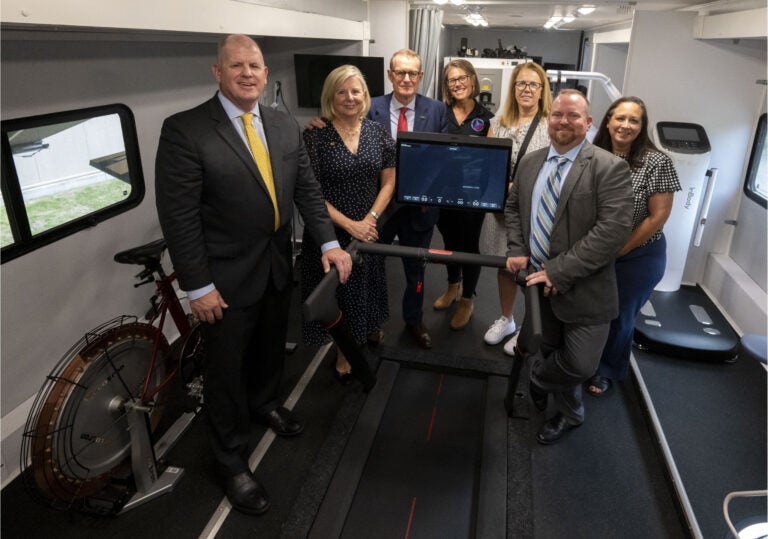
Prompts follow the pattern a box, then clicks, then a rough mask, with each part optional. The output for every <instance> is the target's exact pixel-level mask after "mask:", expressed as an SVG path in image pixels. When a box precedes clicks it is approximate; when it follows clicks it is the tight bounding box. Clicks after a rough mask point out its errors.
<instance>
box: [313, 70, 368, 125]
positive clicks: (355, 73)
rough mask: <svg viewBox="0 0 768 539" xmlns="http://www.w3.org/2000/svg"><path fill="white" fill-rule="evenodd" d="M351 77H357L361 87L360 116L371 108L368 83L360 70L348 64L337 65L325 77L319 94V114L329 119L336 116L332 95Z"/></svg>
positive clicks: (362, 116)
mask: <svg viewBox="0 0 768 539" xmlns="http://www.w3.org/2000/svg"><path fill="white" fill-rule="evenodd" d="M351 77H357V78H358V79H359V80H360V85H361V86H362V87H363V110H361V111H360V118H365V115H366V114H368V110H369V109H370V108H371V94H370V93H369V92H368V85H367V84H366V83H365V77H364V76H363V74H362V72H361V71H360V70H359V69H358V68H356V67H355V66H353V65H349V64H347V65H343V66H339V67H337V68H336V69H334V70H333V71H331V72H330V73H328V76H327V77H325V82H324V83H323V91H322V93H321V94H320V116H322V117H323V118H328V119H329V120H333V119H334V118H335V117H336V112H335V111H334V110H333V96H334V94H335V93H336V91H337V90H338V89H339V87H340V86H341V85H342V84H344V83H345V82H346V81H347V79H349V78H351Z"/></svg>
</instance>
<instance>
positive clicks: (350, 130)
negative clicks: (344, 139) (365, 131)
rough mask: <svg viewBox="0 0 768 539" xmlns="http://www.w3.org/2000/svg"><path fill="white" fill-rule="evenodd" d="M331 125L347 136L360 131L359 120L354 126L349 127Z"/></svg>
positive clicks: (352, 135)
mask: <svg viewBox="0 0 768 539" xmlns="http://www.w3.org/2000/svg"><path fill="white" fill-rule="evenodd" d="M333 127H335V128H336V131H338V132H339V133H341V134H342V135H346V136H348V137H354V136H355V135H357V134H358V133H360V121H358V122H357V123H356V124H355V127H351V128H350V127H342V126H340V125H338V124H333Z"/></svg>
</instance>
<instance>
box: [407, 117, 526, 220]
mask: <svg viewBox="0 0 768 539" xmlns="http://www.w3.org/2000/svg"><path fill="white" fill-rule="evenodd" d="M511 152H512V141H511V140H509V139H496V138H486V137H470V136H464V135H447V134H433V133H405V132H403V133H398V137H397V185H396V190H395V195H396V201H397V202H399V203H403V204H418V205H422V206H438V207H443V208H453V209H461V210H477V211H489V212H502V211H504V202H505V199H506V193H507V181H508V179H509V174H510V155H511Z"/></svg>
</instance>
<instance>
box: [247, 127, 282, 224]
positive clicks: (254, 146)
mask: <svg viewBox="0 0 768 539" xmlns="http://www.w3.org/2000/svg"><path fill="white" fill-rule="evenodd" d="M240 118H242V119H243V127H245V138H246V139H247V140H248V147H249V148H250V149H251V153H252V154H253V159H254V160H255V161H256V166H257V167H258V169H259V172H260V173H261V177H262V178H264V183H265V184H266V185H267V191H269V198H271V199H272V206H273V207H274V208H275V230H277V229H278V228H280V211H279V210H278V209H277V195H276V194H275V180H274V178H273V177H272V164H271V163H270V162H269V154H268V153H267V149H266V148H265V147H264V143H263V142H261V138H260V137H259V135H258V133H256V129H254V127H253V123H251V120H252V119H253V113H250V112H248V113H246V114H243V115H242V116H240Z"/></svg>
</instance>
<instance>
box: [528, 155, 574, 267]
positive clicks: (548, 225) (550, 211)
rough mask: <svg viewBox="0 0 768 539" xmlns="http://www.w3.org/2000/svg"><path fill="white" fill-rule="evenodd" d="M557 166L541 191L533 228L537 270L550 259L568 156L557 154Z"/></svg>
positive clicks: (532, 261)
mask: <svg viewBox="0 0 768 539" xmlns="http://www.w3.org/2000/svg"><path fill="white" fill-rule="evenodd" d="M551 159H557V166H556V167H554V168H553V169H552V171H551V172H550V173H549V177H548V178H547V183H546V185H545V186H544V191H543V192H542V193H541V202H540V203H539V209H538V211H537V212H536V221H535V222H534V226H533V230H531V264H532V265H533V267H534V268H536V269H537V270H541V269H542V268H543V267H544V262H546V261H547V260H548V259H549V241H550V234H551V233H552V225H553V223H554V221H555V211H556V210H557V201H558V199H559V198H560V188H561V186H562V183H563V179H562V178H561V175H560V171H561V170H562V168H563V165H565V164H566V163H567V162H568V158H567V157H563V156H555V157H552V158H551Z"/></svg>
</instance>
